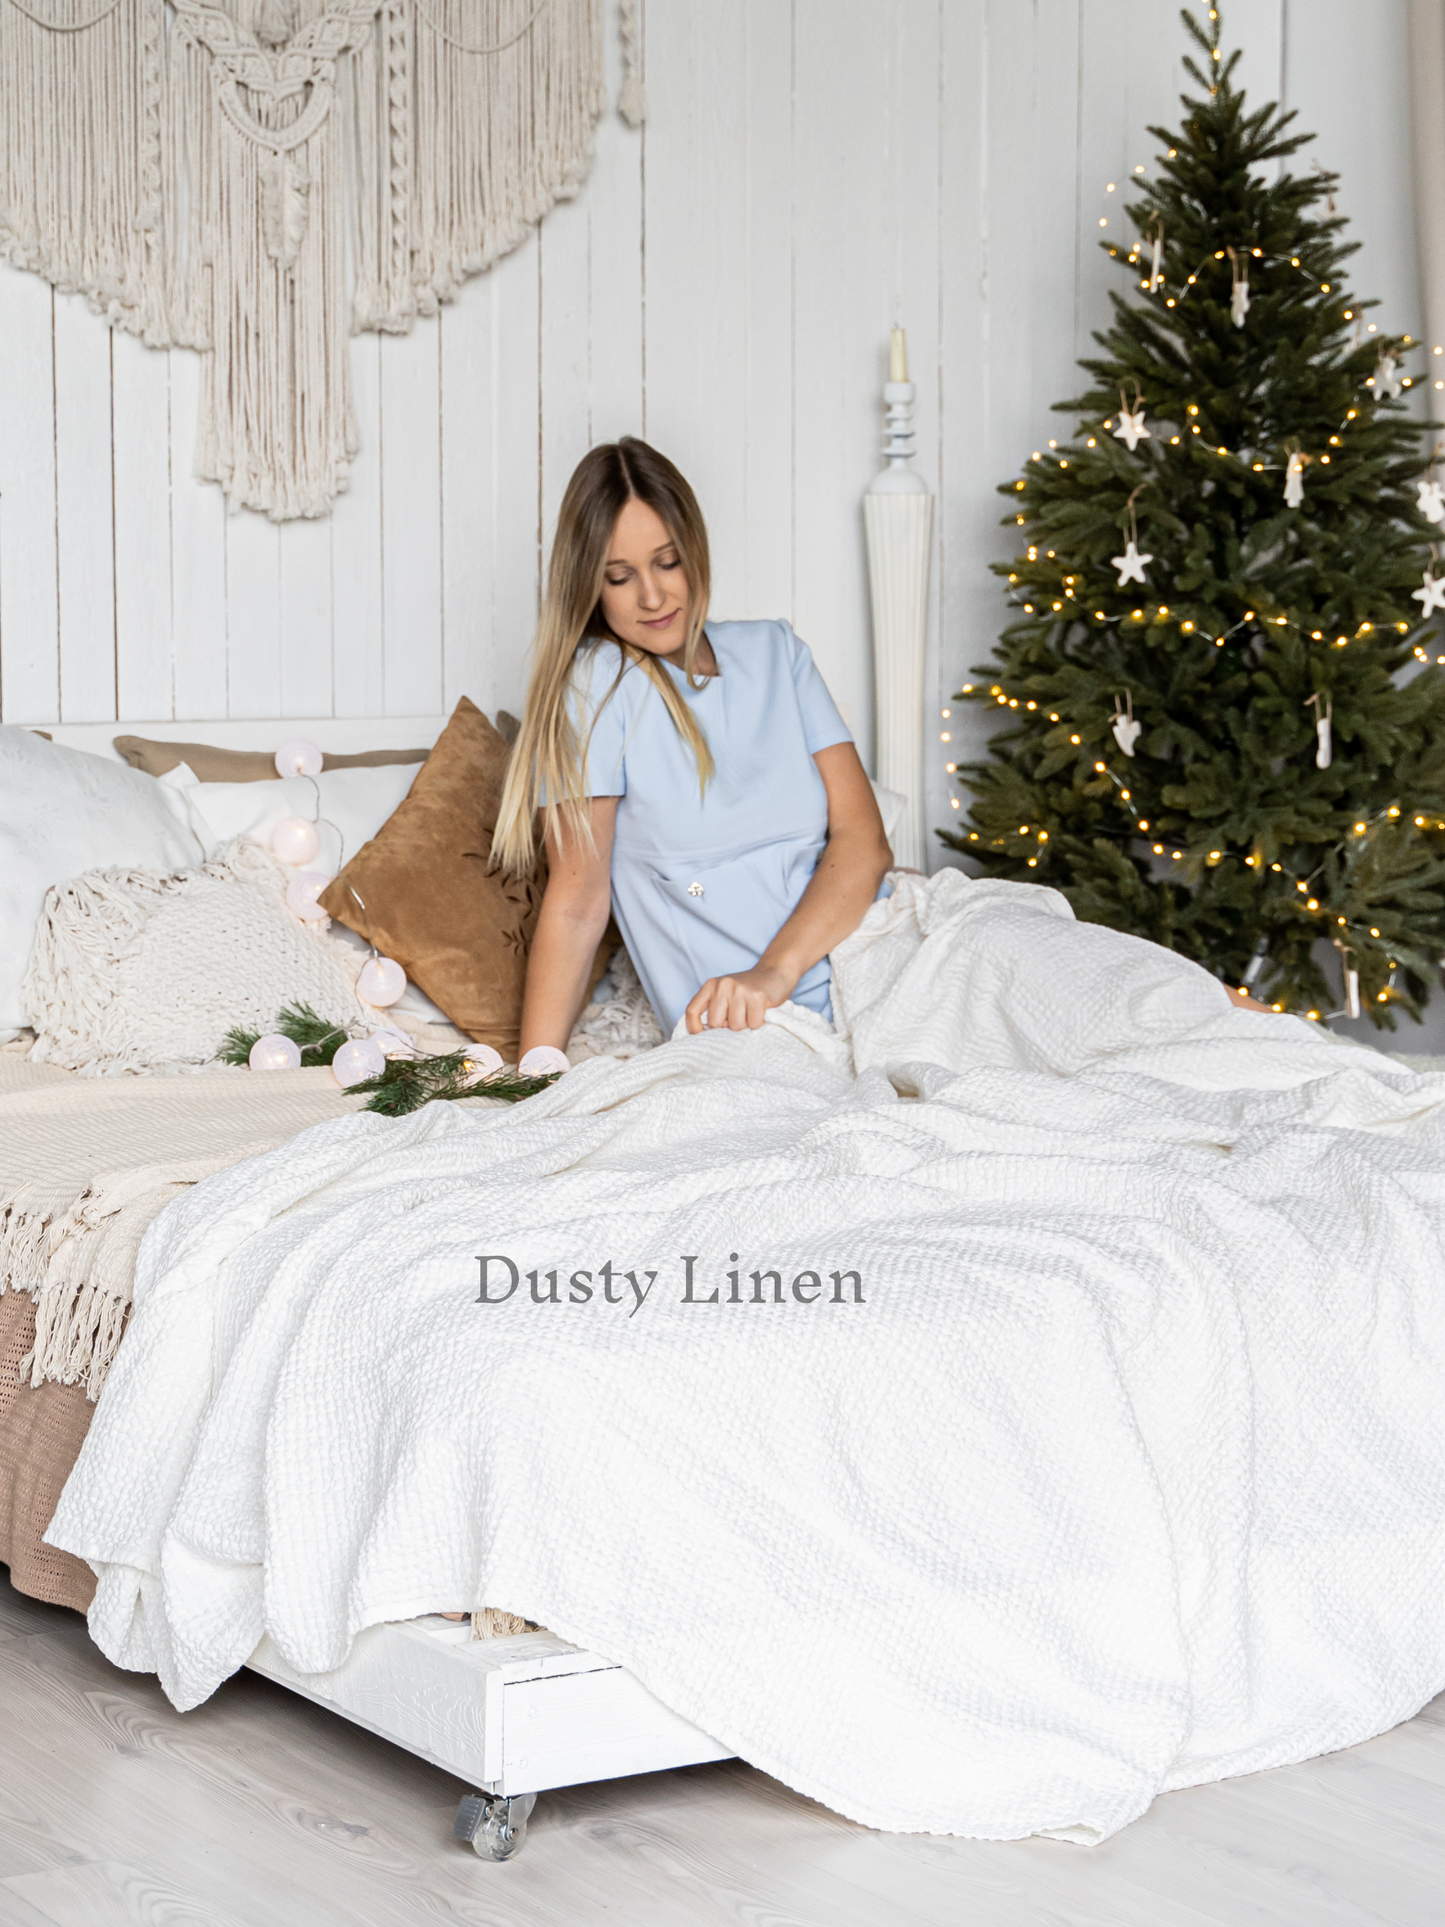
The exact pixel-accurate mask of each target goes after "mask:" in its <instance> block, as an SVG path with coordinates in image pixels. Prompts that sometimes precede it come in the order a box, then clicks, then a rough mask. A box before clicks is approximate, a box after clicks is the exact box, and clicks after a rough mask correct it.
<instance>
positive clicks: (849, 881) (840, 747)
mask: <svg viewBox="0 0 1445 1927" xmlns="http://www.w3.org/2000/svg"><path fill="white" fill-rule="evenodd" d="M813 761H814V762H815V763H816V764H817V765H818V774H819V775H820V776H821V777H822V779H823V787H824V789H825V790H826V791H827V792H828V841H827V843H826V844H825V845H824V847H823V854H822V856H821V857H819V859H818V867H817V869H816V870H814V872H813V875H812V877H811V879H810V880H809V883H808V887H807V889H806V890H805V891H804V892H803V894H802V896H801V897H800V898H799V899H798V907H797V909H796V910H794V912H793V914H792V916H790V917H789V918H788V921H787V922H786V923H785V924H784V925H783V927H782V929H781V930H780V931H779V932H778V934H777V936H775V937H774V938H773V940H772V942H771V943H770V944H769V945H768V947H767V949H766V950H765V951H764V952H763V954H762V956H761V957H759V958H758V961H757V962H756V963H755V964H754V965H753V967H752V969H751V970H744V971H742V972H741V973H740V974H739V975H738V976H736V977H709V978H708V980H707V982H706V983H705V984H704V985H703V987H702V989H701V990H699V991H698V993H697V995H696V996H695V997H694V998H693V1000H692V1002H691V1003H690V1004H689V1005H688V1007H687V1011H686V1013H685V1014H686V1018H687V1027H688V1029H689V1030H690V1031H693V1032H696V1031H700V1030H701V1029H702V1028H703V1019H704V1017H706V1019H707V1028H708V1029H709V1030H756V1029H757V1028H758V1026H759V1025H760V1024H761V1023H762V1021H763V1015H764V1013H765V1012H766V1011H769V1010H772V1009H773V1008H774V1007H775V1006H776V1005H778V1004H785V1003H786V1002H787V1001H788V999H789V997H791V996H792V994H793V987H794V985H795V984H796V983H797V981H798V979H799V978H800V977H801V976H802V974H803V972H804V971H805V970H811V969H812V967H813V965H814V964H815V963H817V961H818V959H819V958H820V957H826V956H827V954H828V952H829V951H830V950H831V949H832V948H833V946H834V944H838V943H841V942H842V941H843V939H844V937H847V936H851V935H852V933H853V932H854V931H855V930H856V929H857V928H858V925H859V924H860V923H861V922H862V921H863V913H864V911H865V910H866V909H867V908H868V906H869V904H870V903H871V902H872V901H873V899H874V897H875V896H876V895H877V894H878V885H879V884H880V883H881V882H882V881H883V877H884V873H885V872H886V871H887V870H888V868H889V867H890V865H891V864H892V862H893V852H892V851H891V850H890V849H889V847H888V839H887V837H886V836H885V835H884V834H883V819H882V817H881V816H880V815H879V814H878V802H877V799H876V797H875V796H874V794H873V785H872V784H871V783H870V782H869V781H868V776H867V773H866V771H865V770H864V768H863V765H862V763H861V762H860V761H859V759H858V752H857V750H856V749H855V748H854V747H853V745H852V744H851V743H834V744H833V745H832V746H831V747H830V748H828V749H820V750H819V751H818V753H817V754H816V755H815V756H814V758H813Z"/></svg>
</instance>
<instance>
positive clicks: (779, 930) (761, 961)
mask: <svg viewBox="0 0 1445 1927" xmlns="http://www.w3.org/2000/svg"><path fill="white" fill-rule="evenodd" d="M709 579H710V578H709V566H708V545H707V531H706V529H705V527H704V525H703V520H702V515H701V513H700V511H699V509H698V505H697V500H696V498H695V496H694V495H693V492H692V490H691V488H689V486H688V484H687V482H686V481H685V480H684V479H683V477H682V475H681V474H679V472H678V470H677V469H676V468H674V467H673V465H672V463H671V462H669V461H668V460H667V459H666V457H665V456H662V455H659V454H658V453H657V451H656V450H655V449H652V448H649V447H648V445H647V443H646V442H641V441H637V440H636V439H634V438H633V437H631V436H627V437H624V439H623V440H622V441H620V442H612V443H606V444H604V445H603V446H601V447H598V448H594V449H593V450H592V452H591V453H590V454H589V455H587V456H586V457H585V458H584V459H583V461H582V462H580V463H579V465H578V467H577V470H576V473H575V474H574V475H573V477H572V480H571V482H570V483H569V484H568V487H567V493H566V495H565V496H564V498H563V501H562V510H561V515H560V517H559V519H558V524H557V535H556V539H555V541H554V543H553V546H552V560H551V566H550V569H549V571H548V577H547V594H546V599H545V601H544V604H543V608H542V618H541V623H540V625H539V628H538V632H537V643H536V651H535V660H534V663H533V668H532V677H531V683H530V687H529V689H528V693H527V707H526V720H525V722H524V723H523V726H522V731H521V735H520V737H519V738H518V742H517V749H516V753H515V755H514V756H513V759H512V766H511V772H510V774H509V776H508V779H507V786H506V789H505V792H504V794H503V798H502V806H501V811H500V815H499V820H498V824H497V832H496V838H495V850H496V854H497V856H498V858H499V859H500V861H501V862H502V863H503V864H505V865H506V866H507V867H508V868H510V869H523V868H526V867H528V866H529V865H530V864H531V863H532V861H533V860H534V858H535V854H536V850H535V843H534V837H535V830H534V820H535V817H536V814H537V812H538V811H539V810H540V811H541V815H542V819H543V824H544V828H543V834H544V836H545V840H546V846H547V856H548V863H549V871H548V879H547V888H546V893H545V895H544V897H543V900H542V908H541V912H540V914H539V916H538V919H537V929H536V934H535V936H534V938H533V942H532V954H531V960H530V963H529V965H528V970H527V988H526V997H525V1001H524V1004H523V1009H522V1055H523V1057H524V1058H525V1057H526V1055H527V1053H528V1052H530V1051H545V1050H547V1049H549V1048H550V1050H551V1051H556V1052H560V1051H563V1050H565V1048H566V1045H567V1040H568V1038H569V1036H570V1035H571V1031H572V1026H573V1024H574V1023H575V1022H576V1020H577V1016H578V1013H579V1012H580V1010H581V1008H582V1004H583V1001H584V998H585V996H586V991H587V985H588V977H589V966H590V964H591V962H592V958H593V955H594V953H595V952H596V949H597V944H598V941H599V940H600V938H601V936H602V932H603V930H604V928H605V927H606V924H607V918H608V913H609V909H610V910H611V912H612V914H613V915H615V916H616V919H617V924H618V927H619V929H620V930H621V932H622V936H623V940H624V942H625V943H626V945H627V949H628V952H629V954H630V955H631V957H632V960H633V962H634V963H635V964H636V966H637V972H638V975H639V977H640V978H641V979H642V983H643V987H644V989H645V990H646V992H647V995H648V997H649V999H650V1000H651V1003H652V1006H653V1008H654V1010H655V1011H656V1012H657V1015H658V1018H659V1020H660V1021H661V1023H662V1025H663V1028H664V1030H666V1031H668V1032H669V1033H670V1032H671V1031H672V1029H673V1028H674V1026H675V1025H676V1023H677V1020H678V1018H679V1017H685V1018H686V1020H687V1028H688V1030H689V1031H692V1032H696V1031H700V1030H702V1029H703V1028H704V1026H706V1027H707V1028H709V1029H712V1030H745V1029H756V1028H757V1026H758V1025H760V1024H761V1023H762V1021H763V1018H764V1015H765V1013H766V1012H767V1011H769V1010H771V1009H773V1008H775V1007H776V1006H777V1005H779V1004H783V1003H786V1002H788V1001H789V1000H790V999H791V1000H792V1001H793V1002H795V1003H799V1004H805V1005H806V1006H807V1007H808V1008H809V1009H811V1010H815V1011H817V1012H818V1013H819V1014H820V1015H822V1016H824V1017H827V1016H829V1015H830V1012H831V1005H830V1002H829V996H828V985H829V968H828V953H829V951H830V950H831V949H832V948H833V946H834V945H835V944H837V943H839V942H841V941H842V939H843V938H844V937H846V936H847V935H848V934H849V933H850V932H851V931H852V930H854V929H856V927H857V925H858V923H859V921H860V919H861V918H862V916H863V913H864V911H865V910H866V909H867V908H868V905H869V904H870V903H871V902H872V901H873V899H874V897H875V896H876V895H877V894H878V888H879V885H880V883H881V881H882V879H883V876H884V873H885V872H886V871H887V869H888V867H889V864H890V862H891V860H892V859H891V853H890V851H889V848H888V842H887V839H886V837H885V836H884V834H883V824H882V821H881V819H880V817H879V814H878V806H877V803H876V802H875V800H874V796H873V791H872V787H871V785H870V784H869V781H868V778H867V776H866V775H865V773H864V770H863V765H862V763H861V762H860V761H859V759H858V752H857V750H856V749H855V748H854V746H853V740H852V737H851V736H850V735H849V733H848V730H847V728H846V727H845V725H844V723H843V721H842V718H841V717H840V716H839V714H838V712H837V709H836V708H835V707H834V705H833V701H832V698H831V697H830V696H829V694H828V691H827V688H826V687H825V685H824V683H823V679H822V677H821V676H820V675H819V673H818V671H817V669H816V668H815V667H814V664H813V659H812V657H811V655H810V654H809V652H808V649H807V646H806V645H805V644H804V643H802V642H800V641H799V640H798V638H797V637H796V636H795V635H794V634H793V631H792V629H791V628H790V626H789V625H788V624H787V623H786V622H725V623H713V624H710V625H709V624H708V623H707V620H706V618H707V606H708V592H709ZM564 1061H565V1060H560V1059H549V1058H546V1057H538V1058H534V1059H532V1063H531V1065H530V1066H529V1068H538V1069H541V1068H544V1067H549V1068H561V1067H562V1064H563V1062H564Z"/></svg>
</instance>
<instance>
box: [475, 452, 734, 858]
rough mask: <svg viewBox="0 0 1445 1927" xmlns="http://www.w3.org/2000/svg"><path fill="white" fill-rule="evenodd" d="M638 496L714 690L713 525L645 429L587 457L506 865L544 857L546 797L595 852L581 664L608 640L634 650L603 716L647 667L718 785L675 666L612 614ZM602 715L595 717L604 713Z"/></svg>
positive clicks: (501, 822)
mask: <svg viewBox="0 0 1445 1927" xmlns="http://www.w3.org/2000/svg"><path fill="white" fill-rule="evenodd" d="M634 500H636V501H639V502H645V503H646V504H647V506H648V507H649V508H651V509H653V510H655V511H656V513H657V515H658V516H659V517H660V519H661V521H662V523H663V525H664V526H665V528H666V529H667V532H668V535H669V536H670V537H671V538H672V542H673V546H674V547H675V548H676V550H677V555H678V560H679V561H680V562H681V564H682V569H683V574H684V575H685V576H686V578H687V590H688V604H687V635H686V639H685V640H684V643H683V650H682V668H683V674H684V675H685V676H686V677H687V680H688V683H689V685H690V686H691V687H692V688H695V689H700V688H701V687H702V681H701V679H700V678H698V677H697V675H696V669H695V664H696V661H697V651H698V644H699V643H700V641H701V639H702V629H703V623H704V622H705V621H706V620H707V605H708V595H709V591H710V588H711V571H710V568H709V562H708V548H707V528H706V525H705V524H704V522H703V519H702V511H701V510H700V509H699V507H698V505H697V497H696V496H695V495H694V494H693V492H692V490H691V488H689V486H688V484H687V482H686V480H685V479H684V477H683V476H682V474H681V473H680V472H679V470H678V469H676V468H674V466H673V465H672V463H671V462H670V461H668V459H667V457H666V456H665V455H659V454H658V452H657V450H656V449H655V448H649V447H648V445H647V443H646V442H642V441H638V440H637V438H636V437H635V436H633V435H624V436H623V438H622V440H621V441H620V442H603V443H602V444H601V445H600V446H599V447H597V448H594V449H592V450H591V452H590V453H589V454H587V455H584V456H583V458H582V460H581V461H580V462H579V463H578V464H577V467H576V469H575V470H574V471H573V475H572V479H571V481H570V482H569V483H568V484H567V493H566V494H565V495H564V496H563V497H562V508H561V513H560V514H559V515H558V518H557V533H556V536H555V537H554V539H553V542H552V559H551V562H550V563H549V565H548V569H547V591H546V594H545V595H544V597H543V599H542V613H541V617H540V619H539V621H538V624H537V634H536V639H535V641H534V642H533V644H532V673H531V677H530V679H529V681H528V685H527V705H526V710H525V712H524V714H523V719H522V727H521V730H520V732H519V734H518V736H517V741H516V746H515V747H514V749H513V751H512V760H511V766H510V768H509V769H508V771H507V780H506V784H505V785H504V787H503V790H502V800H501V806H500V808H499V810H498V812H497V827H496V831H495V833H494V835H493V838H492V851H493V855H494V857H495V859H496V861H497V862H498V863H500V864H501V866H502V867H503V868H504V869H507V870H529V869H531V867H532V865H533V864H534V863H535V861H536V857H537V831H536V814H537V810H538V808H539V806H540V805H541V803H542V800H543V798H544V797H545V799H546V801H547V802H548V803H550V804H555V805H556V806H557V807H558V809H559V812H560V819H561V820H560V829H561V834H562V835H563V837H564V838H566V837H571V836H575V837H576V838H577V839H578V841H579V842H580V843H581V844H582V845H583V846H584V847H586V846H590V844H591V842H592V819H591V812H590V810H589V809H588V807H587V805H588V798H587V794H586V768H587V744H586V743H585V742H584V741H582V740H581V738H580V737H579V734H578V729H577V722H576V718H575V716H574V713H573V703H572V701H571V697H572V694H573V690H574V684H573V671H574V668H575V666H576V664H577V662H578V659H579V657H581V655H582V652H583V650H584V649H587V650H588V653H589V654H590V653H591V650H593V649H595V648H596V645H597V643H598V642H603V641H611V642H616V643H617V644H618V645H619V647H620V648H621V650H622V663H621V666H620V667H619V669H618V672H617V678H616V681H614V682H613V684H612V687H611V688H610V689H609V690H608V691H607V694H606V695H605V696H604V697H603V699H602V702H601V703H599V704H598V710H599V712H600V710H601V709H602V707H603V705H604V704H606V703H608V702H610V701H611V699H612V697H613V696H614V695H615V693H616V691H617V686H618V684H619V683H620V682H621V680H622V676H623V673H624V672H625V670H626V668H627V665H628V663H629V662H633V663H636V664H637V666H638V668H640V669H641V670H642V672H643V674H644V675H645V676H647V677H648V678H649V679H650V681H651V682H652V684H653V686H654V687H655V688H656V690H657V691H658V694H659V695H660V696H661V697H662V700H663V701H664V702H665V703H666V704H667V710H668V714H669V715H670V716H671V717H672V720H673V722H674V724H675V725H676V727H677V733H678V735H679V736H681V737H682V739H683V741H684V742H686V743H687V744H688V746H689V747H690V748H691V750H692V753H693V755H694V756H695V757H696V759H697V775H698V784H699V786H700V787H701V788H703V789H706V787H707V784H708V782H709V780H710V778H711V777H712V774H713V760H712V754H711V752H710V750H709V749H708V746H707V738H706V737H705V736H704V735H703V733H702V731H701V729H699V727H698V725H697V722H696V720H695V719H694V717H693V714H692V711H691V710H690V709H689V708H688V706H687V704H686V703H685V702H684V701H683V700H682V697H681V696H680V695H679V694H678V691H677V687H676V685H675V684H674V682H673V681H672V678H671V677H670V676H669V675H668V673H667V670H666V669H665V668H664V667H663V665H662V663H661V662H660V661H659V660H658V658H657V657H656V656H653V655H650V654H649V653H648V652H647V650H645V649H639V648H637V647H636V645H635V644H633V643H628V642H623V641H622V639H621V637H620V636H614V635H613V633H612V631H611V629H610V628H609V627H608V625H607V620H606V618H605V617H604V615H603V613H602V582H603V575H604V572H605V570H606V568H607V552H608V549H609V548H610V546H611V543H612V534H613V530H614V529H615V528H616V527H617V518H618V516H619V515H620V514H621V513H622V511H623V509H624V508H625V507H626V505H627V504H628V502H630V501H634ZM592 721H593V723H594V724H595V721H596V717H595V716H594V717H593V719H592ZM590 735H591V725H589V727H588V736H589V738H590Z"/></svg>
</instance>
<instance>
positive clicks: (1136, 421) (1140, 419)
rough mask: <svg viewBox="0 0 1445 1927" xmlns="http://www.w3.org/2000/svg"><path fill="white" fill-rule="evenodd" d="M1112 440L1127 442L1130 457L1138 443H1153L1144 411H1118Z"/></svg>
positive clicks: (1137, 409)
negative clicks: (1117, 421)
mask: <svg viewBox="0 0 1445 1927" xmlns="http://www.w3.org/2000/svg"><path fill="white" fill-rule="evenodd" d="M1114 439H1115V441H1117V442H1127V443H1128V445H1129V453H1130V454H1131V455H1132V454H1133V453H1134V450H1135V449H1136V448H1137V447H1138V446H1139V444H1140V442H1149V441H1153V439H1154V437H1153V436H1152V435H1151V434H1150V433H1149V430H1148V429H1147V428H1146V427H1145V426H1144V410H1143V409H1142V408H1136V409H1135V410H1134V412H1133V414H1132V415H1131V414H1130V413H1129V411H1128V409H1127V408H1121V409H1120V410H1119V425H1118V427H1117V428H1116V429H1115V430H1114ZM1140 580H1141V581H1142V580H1143V578H1142V577H1141V578H1140Z"/></svg>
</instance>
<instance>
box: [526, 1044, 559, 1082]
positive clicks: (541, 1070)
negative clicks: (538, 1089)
mask: <svg viewBox="0 0 1445 1927" xmlns="http://www.w3.org/2000/svg"><path fill="white" fill-rule="evenodd" d="M571 1068H572V1067H571V1065H570V1064H569V1063H568V1061H567V1053H566V1052H565V1051H560V1050H558V1049H557V1047H556V1045H555V1044H534V1045H533V1046H532V1048H531V1050H529V1051H528V1052H527V1054H526V1056H525V1057H524V1058H523V1059H522V1061H521V1063H520V1064H518V1066H517V1073H518V1075H519V1076H521V1077H550V1076H551V1075H552V1073H553V1071H565V1070H570V1069H571Z"/></svg>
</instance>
